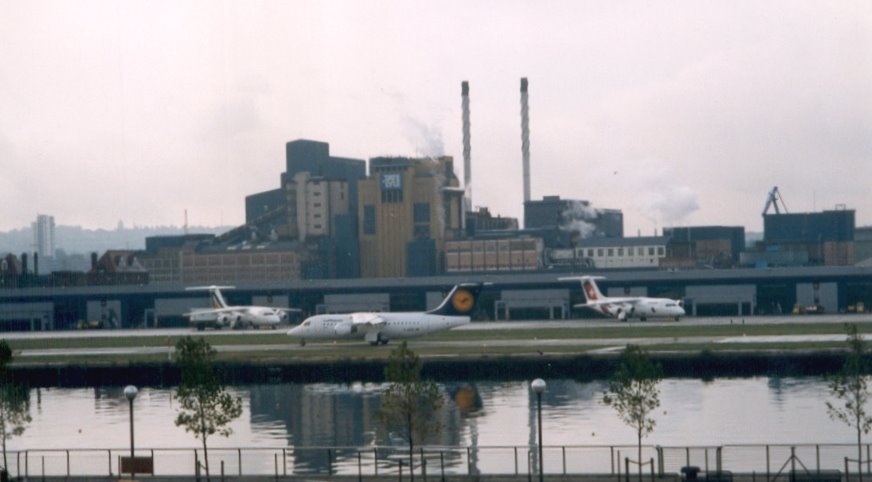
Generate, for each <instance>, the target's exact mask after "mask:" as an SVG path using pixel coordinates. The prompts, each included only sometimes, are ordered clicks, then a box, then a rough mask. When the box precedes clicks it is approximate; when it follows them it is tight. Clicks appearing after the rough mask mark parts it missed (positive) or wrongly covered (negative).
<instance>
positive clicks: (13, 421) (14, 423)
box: [0, 340, 31, 472]
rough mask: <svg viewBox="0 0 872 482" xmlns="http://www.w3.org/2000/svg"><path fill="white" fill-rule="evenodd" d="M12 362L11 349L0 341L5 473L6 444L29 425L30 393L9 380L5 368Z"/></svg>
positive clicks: (0, 422)
mask: <svg viewBox="0 0 872 482" xmlns="http://www.w3.org/2000/svg"><path fill="white" fill-rule="evenodd" d="M11 362H12V349H11V348H10V347H9V344H8V343H6V340H0V444H2V449H3V468H2V471H4V472H5V471H7V470H8V467H9V464H8V462H7V459H6V442H7V440H9V439H10V438H12V437H15V436H18V435H21V434H22V433H24V430H25V428H26V425H27V424H28V423H30V420H31V418H30V393H29V391H28V390H27V389H26V388H24V387H22V386H20V385H17V384H15V383H13V382H12V381H10V380H9V377H8V374H7V372H6V367H7V365H8V364H9V363H11Z"/></svg>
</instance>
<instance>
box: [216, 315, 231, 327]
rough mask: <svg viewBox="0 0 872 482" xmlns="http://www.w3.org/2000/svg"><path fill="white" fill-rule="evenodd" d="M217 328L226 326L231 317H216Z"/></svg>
mask: <svg viewBox="0 0 872 482" xmlns="http://www.w3.org/2000/svg"><path fill="white" fill-rule="evenodd" d="M217 321H218V326H219V327H221V326H228V325H229V324H230V322H231V321H232V317H231V316H230V315H218V320H217Z"/></svg>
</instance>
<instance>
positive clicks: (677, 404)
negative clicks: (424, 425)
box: [8, 377, 855, 470]
mask: <svg viewBox="0 0 872 482" xmlns="http://www.w3.org/2000/svg"><path fill="white" fill-rule="evenodd" d="M546 382H547V388H546V391H545V393H544V394H543V397H542V419H543V422H542V425H543V427H542V428H543V438H544V445H545V446H546V447H547V448H549V450H550V451H551V452H550V453H552V455H548V454H546V456H545V460H546V461H551V460H552V459H554V460H556V459H555V457H558V455H557V454H556V452H554V451H555V450H557V447H560V446H632V445H633V444H635V442H636V438H635V433H634V431H633V430H632V429H631V428H629V427H627V426H625V425H624V424H623V423H622V422H621V421H620V420H619V419H618V417H617V415H616V414H615V412H614V410H613V409H612V408H610V407H608V406H605V405H604V404H603V403H602V394H603V391H604V389H605V383H604V382H602V381H594V382H577V381H573V380H567V379H555V380H546ZM528 383H529V382H528V381H526V380H516V381H499V382H498V381H481V382H476V383H442V384H440V386H441V387H443V389H444V391H445V394H446V399H447V400H448V403H446V404H445V406H444V408H443V410H441V411H440V413H439V414H438V415H437V419H438V421H439V422H440V423H441V425H442V431H441V433H440V435H438V436H437V437H435V438H433V439H432V440H430V441H429V443H430V444H433V445H440V446H471V447H475V448H482V449H484V448H487V447H505V446H520V447H528V446H531V445H534V444H535V442H536V425H535V424H536V398H535V395H534V394H532V393H531V392H530V390H529V385H528ZM659 387H660V400H661V403H660V408H659V409H658V410H657V411H656V413H654V418H655V419H656V427H655V429H654V431H653V433H652V434H651V435H650V436H648V437H647V438H646V439H645V440H644V443H645V444H646V445H648V446H656V445H659V446H665V447H687V446H708V447H715V446H725V445H746V444H748V445H756V444H761V445H762V444H787V445H791V444H839V443H851V441H852V440H854V437H855V435H854V432H852V430H851V429H850V428H849V427H848V426H846V425H844V424H842V423H840V422H836V421H833V420H831V419H830V417H829V416H828V415H827V410H826V405H825V403H826V401H827V400H828V399H832V397H831V396H830V394H829V390H828V388H827V384H826V382H825V381H824V380H823V379H821V378H812V377H808V378H768V377H754V378H715V379H712V380H709V381H703V380H698V379H666V380H664V381H663V382H662V383H661V384H660V386H659ZM383 389H384V385H382V384H378V383H352V384H275V385H270V384H264V385H251V386H238V387H231V390H232V391H233V393H235V394H236V395H238V396H240V397H241V398H242V400H243V406H244V409H243V414H242V416H241V417H240V418H239V419H237V420H235V421H234V422H233V423H232V424H231V427H232V429H233V434H232V435H231V436H230V437H228V438H223V437H218V436H213V437H212V438H210V439H209V446H210V447H215V448H216V449H217V448H220V447H227V448H230V447H261V448H263V447H295V448H296V449H297V450H298V452H299V453H302V449H304V448H305V447H337V446H342V447H370V446H373V445H389V444H391V443H392V437H391V434H389V433H386V432H385V430H384V429H383V428H382V427H381V425H380V424H379V421H378V418H377V417H376V416H375V413H376V411H377V410H378V407H379V398H380V392H381V391H382V390H383ZM122 391H123V389H122V388H120V387H112V388H41V389H32V390H31V393H30V399H31V416H32V421H31V422H30V423H29V424H28V425H27V429H26V430H25V432H24V433H23V434H22V435H20V436H16V437H14V438H12V439H10V440H9V443H8V449H9V450H11V451H25V450H27V451H35V450H45V449H68V448H77V449H83V448H92V449H106V448H113V449H119V450H123V449H125V448H128V447H129V443H130V433H129V415H130V413H129V405H128V402H127V400H126V399H125V398H124V395H123V393H122ZM176 412H177V404H176V403H175V402H174V401H173V399H172V391H171V390H170V389H166V388H151V387H139V394H138V396H137V397H136V399H135V401H134V424H135V425H134V427H135V430H134V431H135V444H136V447H137V448H138V450H140V451H142V450H147V449H150V448H155V449H169V448H186V449H187V448H190V449H193V448H196V447H198V446H199V442H198V441H197V440H196V439H195V438H194V437H193V435H191V434H189V433H185V432H184V430H183V429H182V428H179V427H176V426H175V424H174V418H175V415H176ZM489 450H497V449H495V448H493V449H489ZM564 450H565V449H564ZM625 450H628V449H625ZM216 453H217V452H216ZM296 457H297V459H298V460H297V461H296V462H294V466H295V467H297V470H299V469H300V467H306V468H308V469H313V468H314V469H315V470H320V469H323V466H324V465H325V464H329V463H331V462H328V461H325V460H321V459H322V458H323V457H321V456H318V457H313V458H312V460H303V459H302V458H301V456H300V455H299V454H298V455H297V456H296ZM474 462H475V463H476V464H477V465H478V466H479V469H481V470H485V469H488V468H490V466H491V465H494V464H497V465H499V464H501V463H495V462H487V461H485V460H484V457H478V460H476V461H474ZM508 463H510V464H511V463H514V464H517V462H508ZM555 463H556V462H555ZM522 465H523V464H522ZM492 470H493V469H492Z"/></svg>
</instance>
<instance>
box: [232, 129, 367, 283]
mask: <svg viewBox="0 0 872 482" xmlns="http://www.w3.org/2000/svg"><path fill="white" fill-rule="evenodd" d="M285 167H286V169H285V172H283V173H282V174H281V176H280V178H281V179H280V187H279V188H278V189H273V190H270V191H265V192H261V193H257V194H252V195H250V196H247V197H246V198H245V214H246V226H245V227H240V228H239V231H238V232H237V233H233V234H235V235H242V236H243V237H244V236H245V235H246V234H247V233H248V232H250V231H252V230H256V231H257V232H260V233H266V235H267V236H270V237H273V238H276V239H280V240H285V241H296V242H298V244H296V245H293V246H295V247H294V249H295V250H296V253H295V256H294V258H295V260H296V261H295V262H299V263H300V275H301V276H303V277H304V278H357V277H359V276H360V268H359V267H360V260H359V247H358V240H357V233H358V221H357V212H358V208H357V181H358V180H360V179H363V178H365V177H366V162H365V161H363V160H360V159H351V158H344V157H336V156H331V155H330V145H329V144H327V143H326V142H318V141H311V140H305V139H300V140H295V141H291V142H288V143H287V144H286V145H285ZM237 238H238V236H237ZM233 239H234V236H232V235H230V236H227V237H226V239H221V240H219V241H224V242H230V241H232V240H233ZM285 246H291V245H289V244H286V245H285Z"/></svg>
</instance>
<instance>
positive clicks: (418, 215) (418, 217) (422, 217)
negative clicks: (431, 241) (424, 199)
mask: <svg viewBox="0 0 872 482" xmlns="http://www.w3.org/2000/svg"><path fill="white" fill-rule="evenodd" d="M413 219H414V222H415V223H416V224H417V223H428V224H429V223H430V205H429V204H426V203H415V206H414V212H413Z"/></svg>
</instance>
